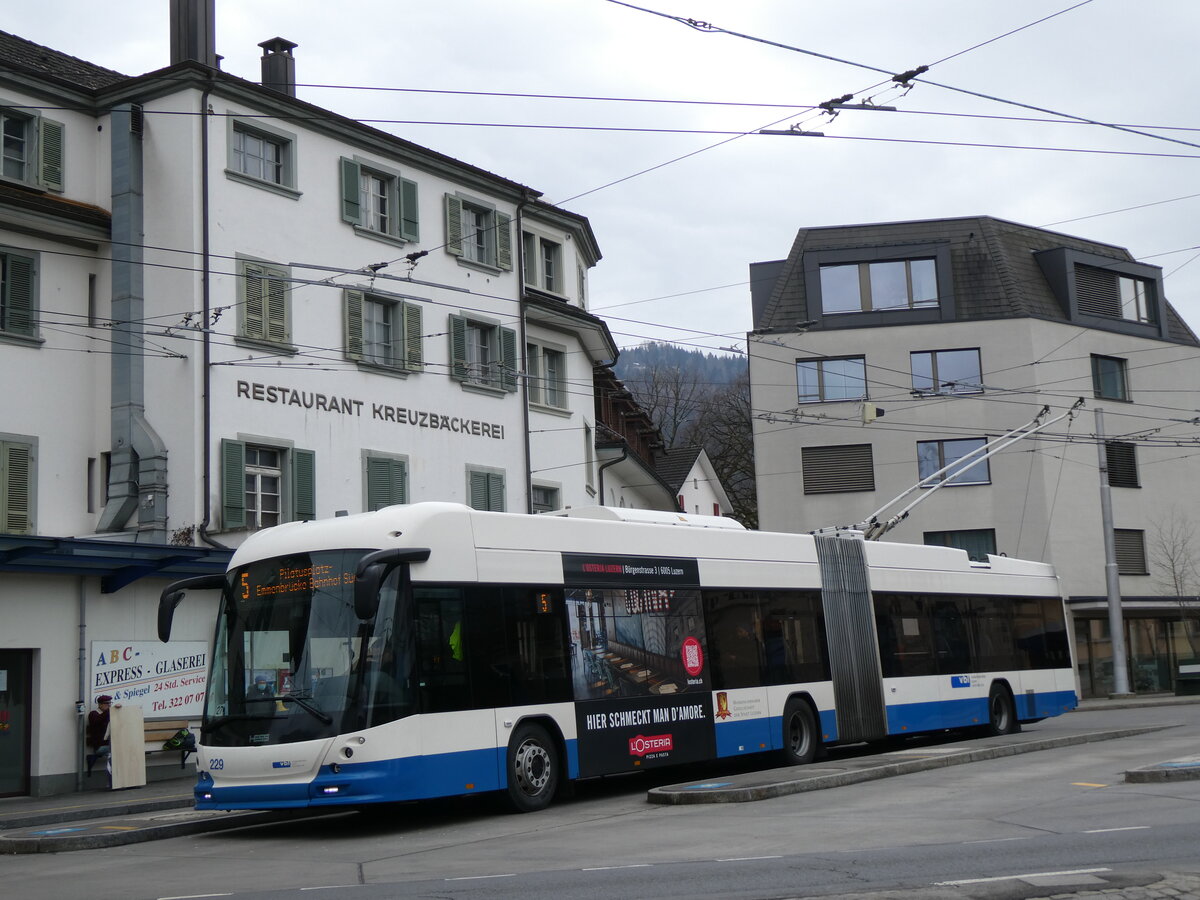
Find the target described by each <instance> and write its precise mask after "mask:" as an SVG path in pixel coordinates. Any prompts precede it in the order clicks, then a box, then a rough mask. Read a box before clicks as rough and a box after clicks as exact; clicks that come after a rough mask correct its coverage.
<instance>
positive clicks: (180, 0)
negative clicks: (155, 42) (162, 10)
mask: <svg viewBox="0 0 1200 900" xmlns="http://www.w3.org/2000/svg"><path fill="white" fill-rule="evenodd" d="M216 22H217V7H216V0H171V65H175V64H176V63H181V62H183V61H184V60H189V59H190V60H195V61H196V62H198V63H203V64H204V65H206V66H211V67H212V68H214V69H216V68H218V64H217V49H216V46H217V45H216V40H217V26H216Z"/></svg>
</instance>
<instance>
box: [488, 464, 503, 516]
mask: <svg viewBox="0 0 1200 900" xmlns="http://www.w3.org/2000/svg"><path fill="white" fill-rule="evenodd" d="M487 494H488V501H487V502H488V505H487V508H488V509H490V510H491V511H492V512H504V476H503V475H501V474H499V473H498V472H488V473H487Z"/></svg>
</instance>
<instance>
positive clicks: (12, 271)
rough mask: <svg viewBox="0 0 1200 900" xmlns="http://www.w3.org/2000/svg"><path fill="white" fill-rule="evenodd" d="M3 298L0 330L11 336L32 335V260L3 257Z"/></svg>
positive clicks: (22, 257)
mask: <svg viewBox="0 0 1200 900" xmlns="http://www.w3.org/2000/svg"><path fill="white" fill-rule="evenodd" d="M4 271H5V275H6V278H5V279H4V291H5V293H4V296H3V297H0V304H3V310H0V312H2V313H3V315H0V330H3V331H7V332H9V333H11V334H24V335H29V336H30V337H32V336H33V334H34V331H35V329H34V314H33V260H32V259H30V258H29V257H26V256H13V255H11V254H9V255H6V256H5V257H4Z"/></svg>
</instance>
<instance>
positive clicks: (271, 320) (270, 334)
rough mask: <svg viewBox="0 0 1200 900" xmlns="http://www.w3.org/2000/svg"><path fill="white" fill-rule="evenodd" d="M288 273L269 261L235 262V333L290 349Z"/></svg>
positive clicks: (246, 338)
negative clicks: (236, 316)
mask: <svg viewBox="0 0 1200 900" xmlns="http://www.w3.org/2000/svg"><path fill="white" fill-rule="evenodd" d="M290 281H291V272H290V271H289V270H288V269H287V268H286V267H283V266H275V265H271V264H269V263H261V262H252V261H249V260H239V261H238V287H239V294H240V296H239V298H238V300H239V303H238V336H239V337H241V338H243V339H245V340H248V341H254V342H256V343H257V342H261V343H265V344H271V345H276V346H277V347H281V348H283V349H286V350H289V351H290V350H293V349H295V348H293V347H292V346H291V344H290V341H291V338H292V330H291V312H290V308H291V289H290Z"/></svg>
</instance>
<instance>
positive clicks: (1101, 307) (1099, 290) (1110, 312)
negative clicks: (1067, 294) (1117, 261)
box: [1075, 263, 1155, 324]
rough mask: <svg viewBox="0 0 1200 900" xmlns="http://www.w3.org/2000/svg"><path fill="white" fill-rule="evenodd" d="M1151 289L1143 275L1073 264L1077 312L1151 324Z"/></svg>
mask: <svg viewBox="0 0 1200 900" xmlns="http://www.w3.org/2000/svg"><path fill="white" fill-rule="evenodd" d="M1152 291H1153V288H1152V287H1151V282H1149V281H1148V280H1146V279H1144V278H1133V277H1131V276H1128V275H1121V274H1119V273H1117V272H1110V271H1107V270H1105V269H1101V268H1097V267H1096V266H1085V265H1082V264H1080V263H1076V264H1075V297H1076V302H1077V303H1078V305H1079V311H1080V312H1081V313H1086V314H1087V315H1090V316H1107V317H1109V318H1113V319H1125V320H1127V321H1130V322H1142V323H1145V324H1153V323H1154V321H1155V317H1154V303H1153V302H1152V300H1151V298H1152V297H1153V294H1152Z"/></svg>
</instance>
